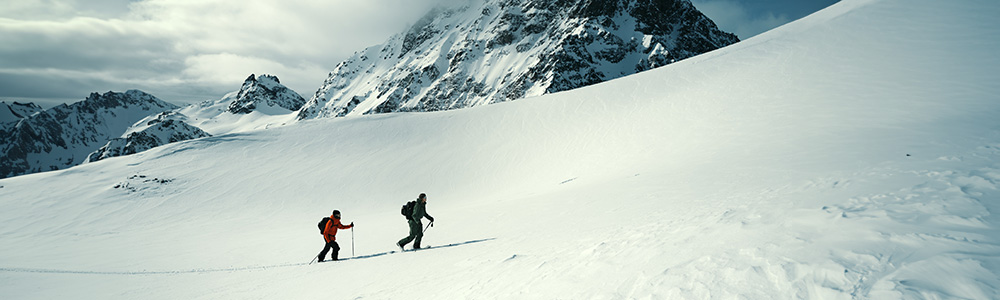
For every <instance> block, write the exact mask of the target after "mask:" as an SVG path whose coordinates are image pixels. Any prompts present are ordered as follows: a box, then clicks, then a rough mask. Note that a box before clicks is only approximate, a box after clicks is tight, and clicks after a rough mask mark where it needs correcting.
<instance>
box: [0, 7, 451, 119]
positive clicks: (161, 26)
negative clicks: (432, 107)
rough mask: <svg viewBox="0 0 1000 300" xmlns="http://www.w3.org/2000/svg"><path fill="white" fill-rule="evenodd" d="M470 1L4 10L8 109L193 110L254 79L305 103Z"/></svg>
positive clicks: (1, 70)
mask: <svg viewBox="0 0 1000 300" xmlns="http://www.w3.org/2000/svg"><path fill="white" fill-rule="evenodd" d="M462 1H463V0H366V1H354V0H334V1H311V0H286V1H246V0H215V1H201V0H198V1H194V0H142V1H126V0H99V1H94V0H88V1H83V0H80V1H74V0H23V1H17V2H16V3H11V4H10V6H9V7H5V8H4V9H0V36H4V39H5V42H4V43H3V44H0V58H2V59H0V99H4V100H22V99H23V100H29V101H30V100H31V99H51V98H65V99H66V101H76V100H78V99H82V98H83V97H85V96H86V95H87V94H89V93H90V92H94V91H107V90H124V89H130V88H139V89H143V90H146V91H147V92H150V93H152V94H154V95H157V96H158V97H160V98H163V99H164V100H167V101H172V102H176V103H186V102H195V101H201V100H206V99H218V98H219V97H221V96H222V95H223V94H225V93H226V92H229V91H233V90H236V89H238V88H239V85H240V84H241V83H242V80H243V79H244V78H246V76H247V75H249V74H250V73H256V74H261V73H268V74H273V75H276V76H278V77H279V78H281V80H282V83H285V84H286V85H288V86H289V87H290V88H292V89H294V90H296V91H298V92H299V93H301V94H303V95H304V96H306V97H308V96H309V95H310V94H311V93H312V92H313V91H314V89H316V88H317V87H319V85H320V84H321V83H322V81H323V79H325V77H326V74H327V73H328V72H329V71H330V70H331V69H332V68H333V67H334V66H335V65H336V64H337V63H339V62H340V61H342V60H344V59H346V58H347V57H348V56H350V55H351V54H352V53H354V52H355V51H359V50H361V49H364V48H365V47H367V46H371V45H374V44H378V43H381V42H383V41H384V40H385V39H387V38H388V37H389V36H390V35H392V34H394V33H396V32H399V31H401V30H403V29H405V28H406V26H407V25H408V24H411V23H412V22H413V21H415V20H416V19H417V18H419V17H420V16H422V15H423V14H424V13H425V12H426V11H427V10H428V9H429V8H430V7H432V6H434V5H437V4H442V3H446V2H447V3H453V2H462ZM3 5H4V6H8V4H6V3H5V4H3ZM23 100H22V101H23Z"/></svg>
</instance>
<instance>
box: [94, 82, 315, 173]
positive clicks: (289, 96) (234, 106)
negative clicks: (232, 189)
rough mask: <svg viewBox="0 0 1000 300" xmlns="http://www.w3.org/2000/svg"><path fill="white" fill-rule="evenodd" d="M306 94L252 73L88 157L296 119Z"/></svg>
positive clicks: (152, 118) (134, 127)
mask: <svg viewBox="0 0 1000 300" xmlns="http://www.w3.org/2000/svg"><path fill="white" fill-rule="evenodd" d="M303 103H305V99H304V98H302V96H300V95H299V94H298V93H296V92H294V91H292V90H291V89H289V88H287V87H285V86H284V85H282V84H281V83H280V81H279V80H278V77H276V76H272V75H266V74H265V75H260V76H255V75H254V74H250V76H249V77H247V79H246V80H245V81H244V82H243V85H242V86H241V87H240V89H239V90H238V91H235V92H232V93H229V94H227V95H226V96H224V97H222V99H219V100H214V101H204V102H201V103H196V104H192V105H188V106H185V107H180V108H177V109H174V110H171V111H168V112H163V113H160V114H154V115H150V116H148V117H146V118H143V119H142V120H139V121H138V122H136V123H135V124H134V125H132V127H129V128H128V129H127V130H125V133H124V134H122V135H121V137H119V138H115V139H113V140H111V141H108V143H107V144H105V145H104V146H102V147H101V148H100V149H96V150H97V151H94V152H93V153H91V154H90V155H89V156H88V157H89V158H88V161H97V160H101V159H105V158H109V157H115V156H121V155H128V154H134V153H138V152H142V151H146V150H148V149H151V148H153V147H158V146H161V145H165V144H168V143H173V142H178V141H183V140H189V139H195V138H201V137H208V136H212V135H221V134H227V133H236V132H243V131H249V130H256V129H263V128H268V127H270V126H272V125H280V124H286V123H287V122H289V121H292V120H293V116H294V115H293V112H294V111H296V110H298V109H299V108H301V107H302V104H303Z"/></svg>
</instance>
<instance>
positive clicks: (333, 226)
mask: <svg viewBox="0 0 1000 300" xmlns="http://www.w3.org/2000/svg"><path fill="white" fill-rule="evenodd" d="M330 221H332V222H326V228H324V229H323V238H324V239H326V242H327V243H329V242H332V241H336V240H337V229H348V228H351V227H354V225H344V224H341V223H340V219H337V218H334V217H333V216H330Z"/></svg>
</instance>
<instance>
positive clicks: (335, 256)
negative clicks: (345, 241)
mask: <svg viewBox="0 0 1000 300" xmlns="http://www.w3.org/2000/svg"><path fill="white" fill-rule="evenodd" d="M330 249H332V250H333V253H332V254H330V259H332V260H339V259H340V245H339V244H337V241H332V242H330Z"/></svg>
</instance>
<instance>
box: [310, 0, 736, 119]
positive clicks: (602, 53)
mask: <svg viewBox="0 0 1000 300" xmlns="http://www.w3.org/2000/svg"><path fill="white" fill-rule="evenodd" d="M737 41H738V39H737V37H736V36H735V35H733V34H729V33H726V32H722V31H720V30H719V29H718V28H717V27H716V26H715V23H713V22H712V20H710V19H709V18H708V17H706V16H704V15H703V14H702V13H701V12H699V11H698V10H697V9H695V7H694V6H693V5H692V4H691V2H690V1H689V0H669V1H647V0H571V1H564V0H518V1H512V0H485V1H471V4H467V5H465V6H462V7H459V8H448V9H445V8H441V9H436V10H433V11H431V12H430V13H429V14H428V15H426V16H425V17H424V18H422V19H421V20H419V21H418V22H417V23H416V24H414V25H413V27H412V28H411V29H410V30H409V31H407V32H404V33H401V34H398V35H395V36H393V37H391V38H390V39H389V40H388V41H387V42H385V43H384V44H382V45H377V46H372V47H369V48H367V49H365V50H364V51H361V52H358V53H356V54H355V55H354V56H352V57H351V58H349V59H347V60H346V61H344V62H341V63H340V64H339V65H337V66H336V67H335V68H334V70H333V71H332V72H330V74H329V77H328V78H327V79H326V81H325V82H324V83H323V85H322V86H321V87H320V88H319V90H318V91H316V93H315V94H314V95H313V96H312V98H311V99H310V100H309V102H308V103H306V105H305V106H304V107H303V108H302V110H301V111H299V113H298V118H299V119H310V118H322V117H339V116H346V115H362V114H369V113H385V112H397V111H437V110H446V109H454V108H462V107H470V106H476V105H482V104H489V103H496V102H503V101H508V100H514V99H520V98H525V97H532V96H538V95H542V94H546V93H553V92H558V91H565V90H570V89H574V88H578V87H581V86H586V85H590V84H594V83H598V82H602V81H606V80H610V79H614V78H618V77H621V76H625V75H629V74H634V73H636V72H640V71H643V70H648V69H652V68H655V67H659V66H663V65H666V64H669V63H672V62H674V61H678V60H681V59H685V58H688V57H691V56H694V55H698V54H700V53H705V52H708V51H712V50H714V49H717V48H720V47H724V46H726V45H729V44H732V43H735V42H737Z"/></svg>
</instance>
